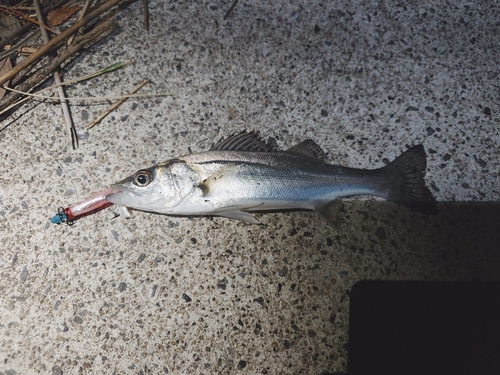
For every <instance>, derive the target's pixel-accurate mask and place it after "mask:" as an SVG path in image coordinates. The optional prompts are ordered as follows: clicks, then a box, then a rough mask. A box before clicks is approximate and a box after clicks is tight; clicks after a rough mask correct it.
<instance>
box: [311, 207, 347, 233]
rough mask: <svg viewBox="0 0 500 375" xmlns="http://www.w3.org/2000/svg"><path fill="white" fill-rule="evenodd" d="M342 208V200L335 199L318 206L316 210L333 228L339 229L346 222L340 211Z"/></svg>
mask: <svg viewBox="0 0 500 375" xmlns="http://www.w3.org/2000/svg"><path fill="white" fill-rule="evenodd" d="M341 209H342V201H340V200H334V201H332V202H328V203H327V204H324V205H322V206H318V207H316V209H315V210H314V211H315V212H316V213H317V214H318V215H319V217H320V218H321V219H322V220H323V221H324V222H325V223H327V224H328V225H329V226H331V227H332V228H333V229H336V230H339V229H340V227H341V225H342V224H343V223H344V222H345V220H344V218H343V217H342V214H341V212H340V211H341Z"/></svg>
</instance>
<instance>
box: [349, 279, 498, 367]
mask: <svg viewBox="0 0 500 375" xmlns="http://www.w3.org/2000/svg"><path fill="white" fill-rule="evenodd" d="M349 326H350V329H349V350H348V351H349V356H348V371H347V373H348V374H349V375H382V374H384V375H389V374H398V375H399V374H407V375H412V374H427V375H452V374H453V375H461V374H464V375H465V374H492V375H493V374H498V373H499V369H500V355H499V353H500V283H498V282H426V281H361V282H359V283H357V284H355V285H354V287H353V288H352V292H351V296H350V323H349Z"/></svg>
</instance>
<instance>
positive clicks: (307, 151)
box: [106, 132, 436, 226]
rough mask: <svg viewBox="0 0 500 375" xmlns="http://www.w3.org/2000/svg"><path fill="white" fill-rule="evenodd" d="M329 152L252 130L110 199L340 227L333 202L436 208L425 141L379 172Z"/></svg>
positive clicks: (149, 172) (134, 180)
mask: <svg viewBox="0 0 500 375" xmlns="http://www.w3.org/2000/svg"><path fill="white" fill-rule="evenodd" d="M323 158H324V153H323V152H322V150H321V149H320V148H319V146H317V145H316V144H315V143H314V142H313V141H310V140H307V141H304V142H302V143H300V144H299V145H297V146H295V147H292V148H291V149H290V150H287V151H277V150H276V149H275V148H274V147H273V146H270V145H268V144H267V143H265V142H262V141H260V139H259V138H258V137H257V136H256V134H254V133H245V132H243V133H240V134H238V135H235V136H233V137H231V138H229V139H227V140H225V141H221V142H219V143H218V144H217V145H216V146H215V147H214V148H213V149H212V150H210V151H207V152H201V153H197V154H190V155H185V156H181V157H179V158H177V159H172V160H169V161H166V162H164V163H160V164H158V165H156V166H153V167H151V168H147V169H143V170H140V171H138V172H136V173H135V174H134V175H132V176H130V177H128V178H126V179H124V180H122V181H120V182H118V183H116V184H114V185H112V186H111V190H112V191H115V192H116V193H114V194H110V195H108V196H107V197H106V199H107V200H108V201H109V202H111V203H114V204H117V205H121V206H126V207H129V208H133V209H138V210H143V211H150V212H156V213H160V214H167V215H217V216H225V217H229V218H233V219H239V220H244V221H248V222H251V223H258V221H257V220H256V219H255V218H254V217H253V216H252V215H251V214H250V213H249V212H252V211H275V210H288V209H307V210H314V211H316V212H317V213H318V214H319V215H320V216H321V217H322V218H323V219H324V220H325V221H326V222H327V223H328V224H330V225H332V226H333V225H335V221H336V220H335V218H334V216H335V212H334V211H335V210H334V206H335V205H334V202H336V200H337V199H338V198H342V197H347V196H352V195H375V196H379V197H383V198H386V199H389V200H394V201H396V202H398V203H400V204H402V205H405V206H408V207H410V208H412V209H415V210H417V211H421V212H426V213H432V212H433V211H435V204H436V203H435V200H434V198H433V197H432V195H431V193H430V192H429V190H428V189H427V187H426V186H425V182H424V179H423V173H424V171H425V168H426V161H425V152H424V149H423V147H422V146H421V145H418V146H415V147H413V148H411V149H409V150H408V151H406V152H405V153H404V154H402V155H401V156H400V157H399V158H398V159H396V160H395V161H394V162H392V163H390V164H388V165H387V166H385V167H383V168H379V169H373V170H364V169H354V168H347V167H342V166H336V165H331V164H327V163H324V162H323V160H322V159H323Z"/></svg>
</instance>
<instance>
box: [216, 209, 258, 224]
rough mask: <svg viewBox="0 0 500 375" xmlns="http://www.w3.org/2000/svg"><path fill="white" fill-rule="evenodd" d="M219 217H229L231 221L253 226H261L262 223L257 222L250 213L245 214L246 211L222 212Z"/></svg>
mask: <svg viewBox="0 0 500 375" xmlns="http://www.w3.org/2000/svg"><path fill="white" fill-rule="evenodd" d="M217 215H218V216H223V217H227V218H229V219H235V220H241V221H246V222H247V223H251V224H261V222H260V221H259V220H257V219H256V218H254V217H253V215H252V214H249V213H248V212H244V211H227V212H220V213H218V214H217Z"/></svg>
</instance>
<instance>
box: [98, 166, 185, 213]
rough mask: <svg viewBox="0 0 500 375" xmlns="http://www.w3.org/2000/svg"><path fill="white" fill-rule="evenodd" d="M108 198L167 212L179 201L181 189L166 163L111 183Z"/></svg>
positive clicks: (117, 202) (128, 204) (137, 207)
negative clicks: (178, 187) (179, 189)
mask: <svg viewBox="0 0 500 375" xmlns="http://www.w3.org/2000/svg"><path fill="white" fill-rule="evenodd" d="M110 190H111V192H112V193H111V194H109V195H107V196H106V200H107V201H108V202H111V203H113V204H116V205H119V206H125V207H129V208H133V209H136V210H141V211H151V212H158V213H165V212H167V210H168V208H169V207H173V206H175V205H176V204H178V202H179V191H178V189H177V188H176V184H175V181H174V178H173V176H172V174H171V172H170V169H169V168H168V166H166V165H161V164H159V165H157V166H154V167H151V168H147V169H140V170H139V171H137V172H135V173H134V174H133V175H131V176H129V177H127V178H125V179H123V180H121V181H118V182H117V183H115V184H113V185H111V187H110Z"/></svg>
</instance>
